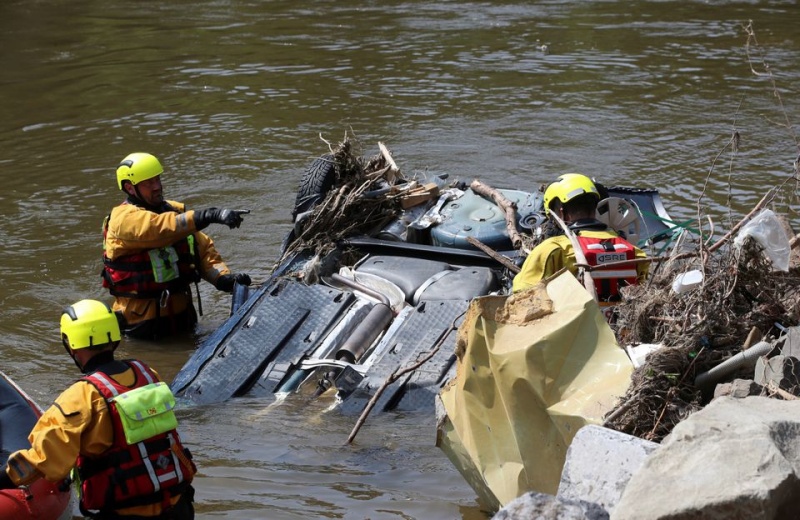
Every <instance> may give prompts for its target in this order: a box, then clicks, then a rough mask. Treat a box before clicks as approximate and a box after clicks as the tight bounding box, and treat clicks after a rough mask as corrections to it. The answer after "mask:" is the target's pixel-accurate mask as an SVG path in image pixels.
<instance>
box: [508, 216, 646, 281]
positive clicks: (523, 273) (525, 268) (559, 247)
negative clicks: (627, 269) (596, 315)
mask: <svg viewBox="0 0 800 520" xmlns="http://www.w3.org/2000/svg"><path fill="white" fill-rule="evenodd" d="M580 235H581V236H583V237H589V238H600V239H604V238H614V237H617V236H619V235H617V234H616V233H615V232H614V231H611V230H605V231H591V230H583V231H581V232H580ZM634 249H635V251H636V258H646V257H647V255H646V254H645V252H644V251H642V250H641V249H639V248H638V247H636V248H634ZM575 264H576V260H575V251H574V249H573V247H572V242H571V241H570V239H569V238H568V237H567V236H565V235H559V236H556V237H552V238H548V239H547V240H545V241H544V242H542V243H541V244H539V245H538V246H536V247H534V248H533V251H531V252H530V254H529V255H528V258H526V259H525V263H524V264H522V269H521V270H520V272H519V273H517V275H516V276H515V277H514V283H513V286H512V291H513V292H519V291H522V290H525V289H528V288H530V287H533V286H534V285H536V284H537V283H539V282H540V281H542V280H543V279H545V278H548V277H549V276H552V275H554V274H555V273H557V272H558V271H560V270H561V269H564V268H567V269H568V270H569V271H570V272H571V273H572V274H573V275H576V274H577V272H578V269H577V267H575ZM648 270H649V264H648V263H647V262H640V263H638V264H636V272H637V278H638V281H639V283H642V282H643V281H644V280H645V279H646V278H647V272H648Z"/></svg>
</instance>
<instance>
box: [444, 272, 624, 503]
mask: <svg viewBox="0 0 800 520" xmlns="http://www.w3.org/2000/svg"><path fill="white" fill-rule="evenodd" d="M456 354H457V356H458V370H457V374H456V378H455V379H454V380H452V381H451V382H450V383H449V384H448V385H447V386H446V387H445V388H444V389H443V390H442V392H441V394H440V405H442V406H443V409H442V408H440V409H439V411H438V412H439V413H438V416H439V424H438V427H437V446H439V447H440V448H441V449H442V450H443V451H444V452H445V453H446V454H447V456H448V457H449V458H450V460H451V461H452V462H453V464H455V466H456V467H457V468H458V470H459V471H460V472H461V474H462V475H463V476H464V478H465V479H466V480H467V482H469V484H470V485H471V486H472V487H473V488H474V489H475V491H476V492H477V493H478V496H479V497H480V498H481V500H482V501H483V502H485V505H486V506H488V507H493V508H495V509H499V508H500V507H502V506H503V505H505V504H507V503H508V502H510V501H511V500H513V499H514V498H516V497H518V496H520V495H522V494H523V493H525V492H528V491H539V492H542V493H549V494H555V493H556V491H557V489H558V484H559V480H560V478H561V470H562V468H563V466H564V460H565V457H566V452H567V448H568V447H569V444H570V442H571V441H572V438H573V436H574V435H575V433H576V432H577V431H578V429H579V428H581V427H582V426H584V425H586V424H599V423H601V422H602V417H603V415H605V414H606V413H608V411H610V410H611V408H612V407H613V405H614V404H615V403H616V401H617V399H618V398H619V397H620V396H622V395H623V394H624V393H625V391H626V389H627V388H628V386H629V384H630V376H631V372H632V370H633V366H632V364H631V362H630V360H629V358H628V356H627V355H626V354H625V352H624V350H623V349H621V348H620V347H619V346H618V345H617V343H616V340H615V338H614V333H613V332H612V330H611V329H610V328H609V326H608V324H607V322H606V320H605V318H604V317H603V314H602V312H601V310H600V307H599V306H598V305H597V303H596V302H595V301H594V300H593V299H592V298H591V297H590V296H589V294H588V293H587V292H586V291H585V290H584V289H583V287H582V286H581V285H580V284H579V283H578V281H577V280H576V279H575V277H574V276H572V275H571V274H570V273H568V272H564V273H563V274H561V275H559V276H557V277H555V278H553V279H552V280H550V281H549V282H548V283H547V285H544V284H538V285H536V286H534V287H532V288H531V289H529V290H527V291H524V292H521V293H516V294H514V295H510V296H486V297H482V298H477V299H475V300H473V301H472V303H471V304H470V308H469V311H468V312H467V316H466V317H465V320H464V322H463V324H462V326H461V328H460V329H459V337H458V341H457V345H456Z"/></svg>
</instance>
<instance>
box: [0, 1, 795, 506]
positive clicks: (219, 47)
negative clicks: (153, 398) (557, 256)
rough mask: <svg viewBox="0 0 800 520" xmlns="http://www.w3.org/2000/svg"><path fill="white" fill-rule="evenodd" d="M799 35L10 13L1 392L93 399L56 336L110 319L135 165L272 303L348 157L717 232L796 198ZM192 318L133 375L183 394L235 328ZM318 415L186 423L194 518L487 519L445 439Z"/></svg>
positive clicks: (535, 15)
mask: <svg viewBox="0 0 800 520" xmlns="http://www.w3.org/2000/svg"><path fill="white" fill-rule="evenodd" d="M751 20H752V26H751V27H752V31H754V36H755V37H754V38H753V37H752V36H751V37H750V38H748V32H747V30H746V27H747V26H748V23H749V21H751ZM798 22H800V8H798V6H797V2H796V1H787V0H784V1H780V0H770V1H767V0H751V1H732V2H727V1H722V0H716V1H715V0H711V1H683V0H680V1H679V0H652V1H641V2H627V1H625V2H623V1H620V0H605V1H562V0H550V1H545V2H522V1H511V0H508V1H474V2H455V1H444V2H423V1H421V0H404V1H386V2H377V1H370V0H353V1H351V2H337V1H331V0H319V1H305V2H302V1H298V0H291V1H290V0H262V1H258V0H206V1H203V0H200V1H186V0H171V1H168V0H147V1H140V2H123V1H121V0H102V1H99V0H46V1H45V0H4V1H3V2H2V4H1V5H0V27H2V31H0V41H1V42H2V46H0V49H2V50H0V70H2V72H1V73H0V98H1V99H2V104H0V180H2V188H3V189H2V191H0V207H1V208H2V210H0V211H2V216H3V218H2V220H0V244H2V246H3V250H4V254H3V259H4V268H3V270H2V272H0V286H2V289H0V303H2V318H3V319H2V321H1V322H0V338H2V340H0V341H2V344H1V345H2V347H1V348H2V370H3V371H4V372H6V373H7V374H9V375H10V376H11V377H12V378H13V379H14V380H15V381H16V382H17V383H18V384H20V385H21V386H22V387H23V388H24V389H25V390H26V391H28V392H29V393H30V394H31V395H32V396H33V397H34V398H35V399H36V400H38V401H39V402H40V403H41V404H43V405H48V404H49V403H50V402H52V400H53V398H54V397H55V396H56V395H58V393H59V392H60V391H61V390H62V389H63V388H64V387H65V386H66V385H67V384H69V383H70V381H71V380H73V379H74V378H75V377H77V375H78V374H77V371H76V369H75V367H74V366H73V365H72V364H71V362H70V361H69V359H68V358H67V357H66V355H65V353H64V351H63V348H62V347H61V345H60V341H59V337H58V319H59V316H60V310H61V309H62V308H63V307H64V306H65V305H68V304H69V303H72V302H74V301H76V300H78V299H82V298H97V299H102V300H106V301H108V300H109V298H108V295H107V294H106V293H104V292H103V290H102V289H101V288H100V278H99V271H100V267H101V261H100V254H101V234H100V227H101V223H102V220H103V217H104V216H105V215H106V214H107V213H108V212H109V211H110V209H111V207H113V206H114V205H115V204H117V203H119V202H120V201H121V199H122V198H121V196H120V193H119V191H118V190H117V188H116V184H115V179H114V170H115V167H116V165H117V164H118V163H119V161H120V160H121V159H122V158H123V157H124V156H125V155H127V154H128V153H130V152H134V151H147V152H150V153H153V154H155V155H156V156H158V157H159V158H160V159H161V160H162V162H163V164H164V165H165V167H166V172H165V173H164V175H163V182H164V186H165V191H166V194H167V196H168V197H169V198H173V199H176V200H180V201H184V202H186V203H187V204H188V205H189V206H190V207H193V208H201V207H207V206H212V205H213V206H217V207H235V208H249V209H251V210H252V213H251V214H250V215H249V216H248V217H247V219H246V221H245V223H244V224H243V225H242V227H241V228H240V229H237V230H228V229H226V228H223V227H221V226H217V227H212V228H210V229H209V232H210V234H211V235H212V236H213V237H214V239H215V241H216V244H217V247H218V248H219V250H220V251H221V252H222V254H223V256H224V257H225V259H226V261H227V262H228V264H229V265H230V266H231V268H232V269H233V270H235V271H245V272H248V273H250V275H251V276H252V278H253V279H254V281H255V282H260V281H263V280H264V279H265V278H266V276H267V274H268V273H269V270H270V268H271V267H272V262H273V260H274V258H275V257H276V255H277V252H278V248H279V246H280V242H281V239H282V238H283V236H284V234H285V233H286V232H287V231H288V229H289V218H290V213H291V210H292V204H293V201H294V193H295V188H296V186H297V183H298V181H299V178H300V176H301V174H302V171H303V169H304V167H305V166H306V165H307V164H308V163H309V162H310V161H311V160H312V159H313V158H314V157H316V156H318V155H321V154H322V153H325V151H326V150H327V144H326V141H328V142H332V143H337V142H339V141H341V140H342V138H343V137H344V136H345V134H348V135H352V136H355V137H356V138H357V139H358V141H359V142H360V143H361V144H362V146H363V151H364V154H365V155H372V154H374V153H376V152H377V150H378V148H377V143H378V141H382V142H384V143H386V145H387V146H388V147H389V148H390V149H391V150H392V152H393V154H394V156H395V158H396V160H397V162H398V163H399V165H400V167H401V168H402V169H403V170H404V171H405V173H407V174H415V173H424V172H431V171H433V172H449V173H451V174H452V175H456V176H459V177H461V178H464V179H466V180H470V179H471V178H480V179H481V180H483V181H485V182H487V183H490V184H493V185H498V186H503V185H505V186H515V187H520V188H524V189H535V188H536V187H538V185H539V184H541V183H544V182H547V181H549V180H551V179H553V178H554V177H555V176H556V175H557V174H559V173H564V172H567V171H581V172H583V173H586V174H588V175H591V176H595V177H597V178H599V179H601V180H603V181H605V182H606V183H607V184H623V185H632V186H639V187H657V188H659V189H660V190H661V194H662V198H663V199H664V201H665V204H666V205H667V208H668V210H669V211H670V213H671V214H672V215H673V216H674V217H675V218H676V219H678V220H681V219H686V218H690V217H692V216H693V215H695V214H697V212H698V208H699V209H700V211H702V212H704V213H706V212H707V213H708V214H710V215H713V216H714V219H715V223H716V226H717V228H716V229H717V231H719V230H724V229H725V228H726V226H727V227H730V221H731V220H732V219H736V217H737V216H741V215H742V214H744V213H746V212H747V211H748V210H749V208H751V207H752V206H753V205H754V204H755V203H756V202H757V201H758V200H759V199H760V198H761V197H762V196H763V195H764V193H765V192H766V190H767V189H769V188H770V187H772V186H774V185H777V184H779V183H782V182H784V181H786V180H788V179H789V178H790V177H791V175H792V174H793V172H794V169H793V165H792V162H793V160H794V159H795V157H796V156H797V153H798V145H797V138H796V135H795V131H796V129H797V125H796V120H797V118H798V116H799V115H800V110H798V99H799V98H798V96H797V85H800V81H799V80H800V77H799V76H800V68H799V67H798V66H797V65H798V61H799V58H800V33H798V32H797V29H796V28H797V26H798ZM734 132H737V133H738V139H737V144H738V147H737V148H735V149H734V148H733V147H731V146H729V145H730V143H731V141H732V136H733V135H734ZM781 202H782V203H783V204H789V203H791V202H792V201H791V200H788V199H782V201H781ZM201 295H202V298H203V308H204V310H205V316H203V318H202V319H201V323H200V325H199V327H198V329H197V332H196V334H195V335H193V336H191V337H188V338H181V339H178V340H175V341H172V342H170V343H168V344H162V345H153V344H149V343H146V342H136V341H127V342H125V343H124V344H123V346H122V347H121V352H122V355H124V356H131V357H133V356H135V357H140V358H142V359H144V360H145V361H147V362H149V363H150V364H152V365H153V366H154V367H156V368H157V369H158V370H159V371H160V373H161V374H162V376H163V377H164V378H165V379H166V380H171V378H172V377H173V376H174V375H175V374H176V373H177V371H178V370H179V369H180V367H181V366H182V365H183V363H184V362H185V361H186V359H187V358H188V357H189V356H190V355H191V353H192V350H193V349H194V348H195V347H196V345H197V344H198V343H199V342H201V341H202V340H203V339H204V338H205V337H207V336H208V335H209V334H210V333H211V331H213V330H214V329H215V328H216V327H217V326H219V325H220V324H221V323H222V321H223V320H224V319H225V317H226V316H227V313H228V310H229V304H230V298H229V296H227V295H224V294H220V293H217V292H216V291H214V290H213V289H212V288H210V287H209V286H205V287H202V290H201ZM327 404H329V403H324V402H319V403H315V402H310V403H309V402H307V401H305V400H303V399H302V398H300V397H298V398H296V399H289V400H287V401H285V402H283V403H281V404H280V405H277V406H271V407H267V406H266V405H265V404H264V403H261V402H259V401H258V400H234V401H232V402H229V403H226V404H224V405H220V406H211V407H206V408H194V409H185V410H182V411H181V412H180V415H179V419H180V421H181V431H182V433H183V435H184V437H185V438H186V440H187V443H188V445H189V446H190V448H191V449H192V451H193V452H194V454H195V456H196V459H197V461H198V464H199V467H200V474H199V476H198V478H197V480H196V487H197V491H198V492H197V500H198V501H197V512H198V517H199V518H230V519H253V518H270V519H273V518H274V519H305V518H348V519H351V518H352V519H367V518H369V519H376V518H404V519H410V518H420V519H423V518H424V519H454V518H462V519H470V520H475V519H485V518H487V514H486V513H485V512H483V511H482V509H481V505H480V504H479V503H478V501H477V499H476V497H475V494H474V492H473V491H472V489H471V488H470V487H469V486H468V485H467V484H466V483H465V482H464V480H463V479H462V478H461V477H460V475H459V474H458V473H457V471H456V470H455V469H454V468H453V467H452V466H451V464H450V463H449V461H448V460H447V459H446V458H445V457H444V455H443V454H442V453H441V452H440V451H439V450H438V449H437V448H435V447H434V445H433V443H434V433H435V432H434V420H433V418H432V417H430V416H429V415H427V414H404V415H375V416H371V417H370V419H369V420H368V421H367V424H366V425H365V427H364V428H362V430H361V431H360V433H359V435H358V437H357V438H356V442H355V443H354V444H353V445H351V446H345V445H344V441H345V439H346V438H347V436H348V434H349V433H350V430H351V429H352V427H353V425H354V423H355V418H354V417H343V416H341V415H339V414H336V413H329V412H326V411H325V406H326V405H327Z"/></svg>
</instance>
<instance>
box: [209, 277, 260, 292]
mask: <svg viewBox="0 0 800 520" xmlns="http://www.w3.org/2000/svg"><path fill="white" fill-rule="evenodd" d="M234 282H235V283H238V284H239V285H250V284H251V283H252V282H251V281H250V276H249V275H248V274H246V273H239V274H223V275H222V276H220V277H219V278H217V289H219V290H220V291H225V292H232V291H233V284H234Z"/></svg>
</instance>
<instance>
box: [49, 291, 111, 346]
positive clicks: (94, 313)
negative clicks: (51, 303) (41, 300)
mask: <svg viewBox="0 0 800 520" xmlns="http://www.w3.org/2000/svg"><path fill="white" fill-rule="evenodd" d="M121 338H122V335H121V334H120V332H119V322H117V316H116V315H115V314H114V312H113V311H112V310H111V308H110V307H109V306H108V305H106V304H105V303H103V302H99V301H97V300H81V301H79V302H77V303H74V304H72V305H70V306H69V307H67V308H66V309H64V313H63V314H62V315H61V339H62V340H63V341H64V346H65V347H69V348H71V349H72V350H78V349H81V348H87V347H93V346H95V345H103V344H105V343H112V342H115V341H119V340H120V339H121Z"/></svg>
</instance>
